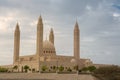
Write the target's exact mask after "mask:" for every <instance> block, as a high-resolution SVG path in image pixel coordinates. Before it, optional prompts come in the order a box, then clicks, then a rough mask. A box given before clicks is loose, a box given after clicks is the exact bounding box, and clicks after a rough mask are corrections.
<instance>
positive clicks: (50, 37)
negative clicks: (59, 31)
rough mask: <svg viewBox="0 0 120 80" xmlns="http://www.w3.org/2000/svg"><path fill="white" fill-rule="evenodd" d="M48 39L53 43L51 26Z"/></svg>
mask: <svg viewBox="0 0 120 80" xmlns="http://www.w3.org/2000/svg"><path fill="white" fill-rule="evenodd" d="M49 41H50V42H51V43H53V44H54V32H53V29H52V28H51V30H50V34H49Z"/></svg>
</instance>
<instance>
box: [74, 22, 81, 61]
mask: <svg viewBox="0 0 120 80" xmlns="http://www.w3.org/2000/svg"><path fill="white" fill-rule="evenodd" d="M79 45H80V44H79V26H78V23H77V21H76V23H75V27H74V57H75V59H76V60H79V59H80V52H79V51H80V50H79V49H80V47H79Z"/></svg>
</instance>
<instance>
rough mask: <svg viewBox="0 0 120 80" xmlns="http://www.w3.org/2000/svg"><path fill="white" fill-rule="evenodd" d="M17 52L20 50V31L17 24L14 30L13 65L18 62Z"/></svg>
mask: <svg viewBox="0 0 120 80" xmlns="http://www.w3.org/2000/svg"><path fill="white" fill-rule="evenodd" d="M19 50H20V29H19V25H18V23H17V25H16V29H15V32H14V57H13V58H14V61H13V63H15V62H16V61H18V60H19Z"/></svg>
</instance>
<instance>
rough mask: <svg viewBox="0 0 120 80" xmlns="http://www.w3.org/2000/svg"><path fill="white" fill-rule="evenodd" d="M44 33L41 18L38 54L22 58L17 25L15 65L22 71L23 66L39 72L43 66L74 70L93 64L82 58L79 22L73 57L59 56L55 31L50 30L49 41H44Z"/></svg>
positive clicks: (74, 39) (38, 24) (39, 20)
mask: <svg viewBox="0 0 120 80" xmlns="http://www.w3.org/2000/svg"><path fill="white" fill-rule="evenodd" d="M43 31H44V24H43V20H42V17H41V16H40V17H39V19H38V23H37V32H36V37H37V38H36V53H34V55H26V56H20V28H19V24H18V23H17V25H16V28H15V32H14V55H13V65H19V69H20V70H21V69H22V67H23V66H25V65H28V66H29V67H30V68H31V69H32V68H34V69H35V70H36V71H38V70H40V68H41V67H42V66H43V65H46V66H47V67H48V68H50V67H51V66H57V67H59V66H63V67H70V68H73V67H74V66H76V65H77V66H78V67H79V68H83V67H87V66H90V65H92V64H93V63H92V61H91V60H90V59H82V58H81V57H80V29H79V25H78V23H77V22H76V23H75V26H74V30H73V36H74V37H73V41H74V42H73V45H74V47H73V51H74V52H73V54H74V55H73V56H64V55H63V56H62V55H57V52H56V48H55V43H54V41H55V38H54V31H53V29H52V28H51V30H50V33H49V40H43V36H44V35H43Z"/></svg>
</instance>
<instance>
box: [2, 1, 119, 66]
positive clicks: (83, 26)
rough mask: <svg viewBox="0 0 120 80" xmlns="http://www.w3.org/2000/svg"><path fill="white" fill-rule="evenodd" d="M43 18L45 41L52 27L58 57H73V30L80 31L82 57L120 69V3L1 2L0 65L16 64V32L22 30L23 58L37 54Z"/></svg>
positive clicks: (21, 52) (21, 47)
mask: <svg viewBox="0 0 120 80" xmlns="http://www.w3.org/2000/svg"><path fill="white" fill-rule="evenodd" d="M40 15H42V18H43V23H44V39H45V38H46V37H48V34H49V30H50V28H51V27H52V28H53V29H54V33H55V47H56V51H57V54H58V55H71V56H72V55H73V28H74V25H75V22H76V20H77V21H78V23H79V28H80V42H81V43H80V45H81V47H80V49H81V51H80V52H81V53H80V57H81V58H90V59H91V60H92V61H93V62H94V63H102V64H118V65H120V1H119V0H22V1H21V0H0V65H5V64H12V62H13V45H14V43H13V41H14V39H13V38H14V30H15V26H16V23H17V22H18V23H19V25H20V30H21V46H20V55H31V54H35V52H36V51H35V50H36V24H37V20H38V17H39V16H40Z"/></svg>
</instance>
